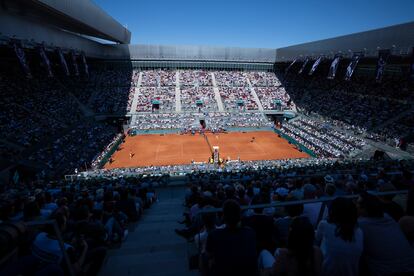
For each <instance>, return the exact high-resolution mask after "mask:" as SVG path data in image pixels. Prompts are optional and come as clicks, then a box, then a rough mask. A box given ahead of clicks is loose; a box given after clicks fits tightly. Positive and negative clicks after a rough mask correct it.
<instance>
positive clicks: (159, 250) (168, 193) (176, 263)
mask: <svg viewBox="0 0 414 276" xmlns="http://www.w3.org/2000/svg"><path fill="white" fill-rule="evenodd" d="M157 192H158V197H159V202H157V203H155V204H153V205H152V206H151V207H150V208H149V209H147V210H145V212H144V215H143V217H142V218H141V219H140V220H139V221H138V223H137V226H136V228H135V230H133V231H130V233H129V236H128V239H127V240H126V241H124V242H123V244H122V246H121V248H120V249H114V250H113V251H110V252H109V256H108V258H107V260H106V262H105V264H104V265H103V268H102V271H101V273H100V275H101V276H107V275H108V276H110V275H111V276H112V275H146V276H175V275H180V276H181V275H182V276H191V275H194V276H195V275H199V274H198V271H189V270H188V257H187V242H186V241H185V240H184V239H183V238H181V237H179V236H177V235H176V234H175V232H174V229H175V228H181V227H182V226H181V225H179V224H178V223H177V222H176V221H177V220H178V219H180V218H181V215H182V212H183V210H184V207H183V205H182V203H183V200H184V193H185V190H184V188H183V187H168V188H160V189H159V190H158V191H157Z"/></svg>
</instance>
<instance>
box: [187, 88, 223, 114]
mask: <svg viewBox="0 0 414 276" xmlns="http://www.w3.org/2000/svg"><path fill="white" fill-rule="evenodd" d="M181 110H182V111H199V112H200V111H218V105H217V102H216V99H215V95H214V91H213V87H204V86H195V87H192V86H184V87H183V86H182V87H181Z"/></svg>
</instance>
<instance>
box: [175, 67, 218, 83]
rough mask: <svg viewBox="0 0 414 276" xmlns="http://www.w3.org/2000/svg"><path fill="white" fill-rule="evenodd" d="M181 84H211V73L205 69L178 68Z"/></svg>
mask: <svg viewBox="0 0 414 276" xmlns="http://www.w3.org/2000/svg"><path fill="white" fill-rule="evenodd" d="M179 74H180V85H181V86H213V80H212V77H211V73H210V72H209V71H206V70H180V71H179Z"/></svg>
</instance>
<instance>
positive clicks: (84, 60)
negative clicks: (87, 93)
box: [82, 52, 89, 77]
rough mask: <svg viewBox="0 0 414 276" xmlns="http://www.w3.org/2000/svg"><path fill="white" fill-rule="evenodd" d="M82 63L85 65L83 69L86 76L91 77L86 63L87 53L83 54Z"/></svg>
mask: <svg viewBox="0 0 414 276" xmlns="http://www.w3.org/2000/svg"><path fill="white" fill-rule="evenodd" d="M82 63H83V69H84V70H85V74H86V76H88V77H89V68H88V63H86V57H85V53H83V52H82Z"/></svg>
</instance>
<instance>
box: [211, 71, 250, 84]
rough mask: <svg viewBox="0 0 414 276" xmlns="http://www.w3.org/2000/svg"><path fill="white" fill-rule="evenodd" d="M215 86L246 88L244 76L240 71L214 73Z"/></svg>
mask: <svg viewBox="0 0 414 276" xmlns="http://www.w3.org/2000/svg"><path fill="white" fill-rule="evenodd" d="M213 74H214V77H215V79H216V84H217V86H227V87H246V86H247V85H248V84H247V80H246V76H245V74H244V73H243V72H241V71H214V72H213Z"/></svg>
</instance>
